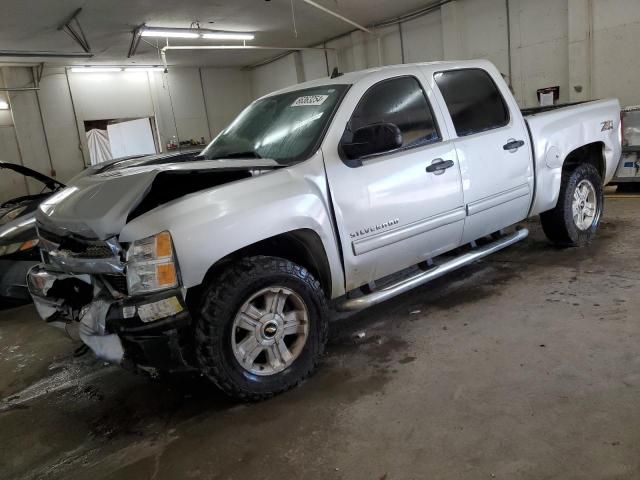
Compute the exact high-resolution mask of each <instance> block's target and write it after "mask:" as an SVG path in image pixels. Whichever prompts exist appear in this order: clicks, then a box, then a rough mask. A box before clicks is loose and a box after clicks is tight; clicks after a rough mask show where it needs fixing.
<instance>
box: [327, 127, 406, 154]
mask: <svg viewBox="0 0 640 480" xmlns="http://www.w3.org/2000/svg"><path fill="white" fill-rule="evenodd" d="M340 146H341V147H342V150H343V152H344V153H345V154H346V155H347V157H348V158H349V159H351V160H355V159H358V158H362V157H366V156H368V155H374V154H376V153H383V152H389V151H391V150H395V149H396V148H400V147H401V146H402V132H400V129H399V128H398V126H397V125H396V124H394V123H373V124H371V125H365V126H364V127H361V128H359V129H357V130H356V131H355V132H353V139H352V140H351V142H344V140H343V141H342V142H341V143H340Z"/></svg>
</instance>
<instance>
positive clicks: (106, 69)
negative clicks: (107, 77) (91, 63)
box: [71, 67, 122, 73]
mask: <svg viewBox="0 0 640 480" xmlns="http://www.w3.org/2000/svg"><path fill="white" fill-rule="evenodd" d="M71 71H72V72H73V73H108V72H121V71H122V67H73V68H72V69H71Z"/></svg>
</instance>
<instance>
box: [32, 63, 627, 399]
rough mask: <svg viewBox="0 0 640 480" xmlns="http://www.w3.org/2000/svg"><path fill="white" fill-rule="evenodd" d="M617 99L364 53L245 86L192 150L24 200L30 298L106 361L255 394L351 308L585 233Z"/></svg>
mask: <svg viewBox="0 0 640 480" xmlns="http://www.w3.org/2000/svg"><path fill="white" fill-rule="evenodd" d="M619 118H620V117H619V105H618V101H617V100H601V101H593V102H588V103H583V104H579V105H571V106H565V107H562V108H556V109H551V110H545V109H542V110H534V111H529V112H526V116H523V114H522V113H521V111H520V110H519V108H518V106H517V104H516V101H515V100H514V98H513V96H512V95H511V92H510V91H509V88H508V86H507V85H506V84H505V82H504V81H503V79H502V76H501V75H500V73H499V72H498V70H496V68H495V67H494V66H493V65H492V64H491V63H489V62H487V61H461V62H439V63H424V64H413V65H399V66H392V67H384V68H375V69H371V70H366V71H362V72H353V73H348V74H344V75H337V76H334V77H333V78H331V79H329V78H325V79H320V80H316V81H312V82H308V83H304V84H300V85H296V86H294V87H291V88H287V89H284V90H280V91H278V92H275V93H272V94H270V95H267V96H265V97H263V98H260V99H258V100H256V101H254V102H253V103H252V104H251V105H249V106H248V107H247V108H246V109H245V110H244V111H243V112H242V113H241V114H240V115H239V116H238V117H237V118H236V119H235V120H234V121H233V122H232V123H231V124H230V125H229V126H228V127H227V128H226V129H225V130H224V131H223V132H222V133H220V134H219V135H218V136H217V137H216V138H215V139H214V140H213V141H212V142H211V144H209V145H208V146H207V147H206V148H205V149H204V151H203V152H202V153H201V155H200V157H198V159H197V160H196V161H192V162H186V163H184V162H183V163H179V164H163V165H149V166H141V167H131V168H123V169H119V170H117V171H113V172H105V173H99V174H95V175H90V176H86V177H84V178H82V179H80V180H78V181H77V182H76V183H74V184H73V185H71V186H70V187H68V188H66V189H65V190H62V191H61V192H59V193H57V194H56V195H54V196H53V197H50V198H49V199H47V200H46V201H45V202H44V203H43V204H42V205H41V206H40V209H39V211H38V213H37V227H38V232H39V238H40V245H41V247H42V259H43V262H42V264H40V265H38V266H36V267H34V268H33V269H32V270H31V271H30V273H29V276H28V284H29V288H30V291H31V293H32V295H33V298H34V301H35V304H36V306H37V309H38V311H39V314H40V315H41V317H42V318H43V319H44V320H45V321H47V322H50V323H52V324H56V325H59V326H61V327H63V328H65V329H66V330H67V332H69V333H71V334H72V335H74V336H75V335H77V336H79V338H80V339H82V341H83V342H84V343H85V344H86V345H88V346H89V347H90V348H91V349H92V350H93V352H94V353H95V354H96V355H97V356H99V357H101V358H104V359H106V360H109V361H112V362H116V363H120V364H122V365H123V366H131V367H134V368H137V369H146V370H153V371H175V370H179V369H197V370H199V371H201V372H202V373H203V375H205V376H206V377H208V378H209V379H210V380H211V381H213V382H215V384H217V385H218V386H219V387H220V388H221V389H222V390H223V391H224V392H226V393H227V394H229V395H231V396H234V397H237V398H240V399H261V398H265V397H268V396H271V395H274V394H276V393H279V392H282V391H284V390H286V389H288V388H291V387H292V386H294V385H296V384H297V383H298V382H300V381H301V380H302V379H304V378H305V377H306V376H307V375H309V374H310V373H311V372H312V371H313V369H314V368H315V367H316V365H317V363H318V361H319V359H320V357H321V354H322V353H323V350H324V347H325V343H326V341H327V330H328V318H329V316H330V315H329V312H330V309H331V308H335V309H338V310H349V311H353V310H357V309H361V308H365V307H368V306H370V305H373V304H375V303H378V302H381V301H384V300H386V299H388V298H390V297H392V296H394V295H397V294H399V293H402V292H405V291H407V290H409V289H411V288H413V287H415V286H418V285H421V284H424V283H426V282H428V281H430V280H432V279H434V278H436V277H439V276H441V275H443V274H445V273H447V272H449V271H451V270H453V269H455V268H459V267H461V266H464V265H466V264H469V263H470V262H473V261H475V260H477V259H479V258H481V257H483V256H486V255H489V254H491V253H493V252H495V251H497V250H499V249H502V248H505V247H507V246H509V245H511V244H513V243H515V242H518V241H519V240H522V239H523V238H525V237H526V236H527V233H528V232H527V230H526V229H517V228H511V229H508V227H510V226H513V225H515V224H517V223H518V222H521V221H522V220H524V219H526V218H528V217H532V216H534V215H540V217H541V220H542V225H543V227H544V231H545V233H546V235H547V236H548V238H549V239H550V240H551V241H552V242H555V243H558V244H562V245H568V246H571V245H573V246H580V245H584V244H586V243H587V242H589V240H590V239H591V238H592V237H593V235H594V234H595V232H596V230H597V228H598V225H599V223H600V218H601V216H602V211H603V185H604V184H605V183H606V182H607V181H609V180H610V179H611V177H612V175H613V173H614V170H615V168H616V165H617V162H618V158H619V156H620V148H621V147H620V130H619V123H620V122H619Z"/></svg>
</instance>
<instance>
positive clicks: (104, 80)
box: [0, 67, 252, 201]
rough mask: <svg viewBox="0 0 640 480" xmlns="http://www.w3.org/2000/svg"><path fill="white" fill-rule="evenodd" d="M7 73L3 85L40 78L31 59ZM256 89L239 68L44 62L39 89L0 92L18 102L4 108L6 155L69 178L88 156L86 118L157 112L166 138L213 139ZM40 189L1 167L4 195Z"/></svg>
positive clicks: (1, 149)
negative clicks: (104, 67)
mask: <svg viewBox="0 0 640 480" xmlns="http://www.w3.org/2000/svg"><path fill="white" fill-rule="evenodd" d="M0 73H1V75H0V83H1V84H2V86H4V85H7V86H11V87H16V86H20V87H30V86H33V85H34V83H33V82H34V78H33V71H32V69H31V68H30V67H3V68H2V69H0ZM201 76H202V82H201ZM67 79H68V81H67ZM251 97H252V93H251V83H250V76H249V72H244V71H241V70H239V69H217V68H201V69H199V68H170V70H169V73H168V74H166V75H165V74H163V73H162V72H153V73H149V74H147V73H146V72H141V73H125V72H119V73H92V74H81V73H70V72H66V73H65V69H64V68H63V67H54V68H45V70H44V72H43V74H42V78H41V81H40V90H38V91H37V92H35V91H24V92H9V93H7V92H0V99H6V100H8V101H9V102H10V104H11V109H10V110H2V111H0V160H4V161H8V162H12V163H22V164H24V165H26V166H28V167H30V168H33V169H34V170H38V171H40V172H43V173H45V174H47V175H52V176H55V177H56V178H58V179H59V180H60V181H62V182H65V181H66V180H68V179H69V178H71V177H72V176H74V175H75V174H76V173H78V172H79V171H81V170H82V169H83V168H84V166H85V164H88V163H89V153H88V148H87V142H86V135H85V132H84V122H85V121H86V120H102V119H112V118H137V117H155V119H156V123H157V130H158V132H157V133H158V136H159V138H160V141H161V143H162V145H166V143H167V141H168V140H169V139H170V138H171V137H172V136H174V135H177V136H178V138H179V139H181V140H188V139H194V140H200V139H201V138H202V137H204V139H205V141H209V140H210V139H211V138H213V136H215V135H216V134H217V133H218V132H219V131H220V130H222V129H223V128H224V127H225V126H226V125H227V124H228V123H229V122H230V121H231V120H232V119H233V118H234V117H235V116H236V115H237V114H238V113H239V112H240V110H241V109H242V108H244V107H245V106H246V105H247V104H248V103H249V102H250V100H251ZM74 109H75V111H74ZM39 189H40V184H38V183H37V182H32V181H30V182H27V184H26V185H25V182H24V181H23V180H22V179H21V178H20V176H17V175H11V174H7V173H6V172H3V173H2V174H1V175H0V201H3V200H5V199H8V198H12V197H15V196H17V195H23V194H27V193H34V192H36V191H38V190H39Z"/></svg>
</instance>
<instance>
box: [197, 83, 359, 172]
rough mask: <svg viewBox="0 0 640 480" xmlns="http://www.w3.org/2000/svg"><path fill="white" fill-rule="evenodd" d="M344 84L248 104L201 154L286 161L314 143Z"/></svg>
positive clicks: (303, 155)
mask: <svg viewBox="0 0 640 480" xmlns="http://www.w3.org/2000/svg"><path fill="white" fill-rule="evenodd" d="M346 90H347V85H327V86H323V87H313V88H307V89H304V90H296V91H293V92H287V93H282V94H280V95H273V96H270V97H267V98H263V99H261V100H257V101H255V102H253V103H252V104H251V105H249V106H248V107H247V108H246V109H245V110H244V111H243V112H242V113H241V114H240V115H238V117H237V118H236V119H235V120H234V121H233V122H232V123H231V125H229V126H228V127H227V128H226V129H225V130H223V131H222V132H221V133H220V134H219V135H218V136H217V137H216V138H215V139H213V141H212V142H211V143H210V144H209V145H208V146H207V148H205V149H204V151H203V152H202V156H203V157H204V158H206V159H209V160H214V159H217V158H268V159H272V160H275V161H277V162H278V163H283V164H290V163H294V162H297V161H300V160H304V159H305V158H307V157H308V156H309V155H311V153H313V150H315V149H316V148H317V147H318V142H319V141H320V139H321V137H322V135H323V133H324V131H325V129H326V127H327V125H328V124H329V121H330V119H331V116H332V115H333V112H334V111H335V109H336V107H337V106H338V104H339V103H340V100H341V99H342V96H343V94H344V92H345V91H346Z"/></svg>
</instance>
